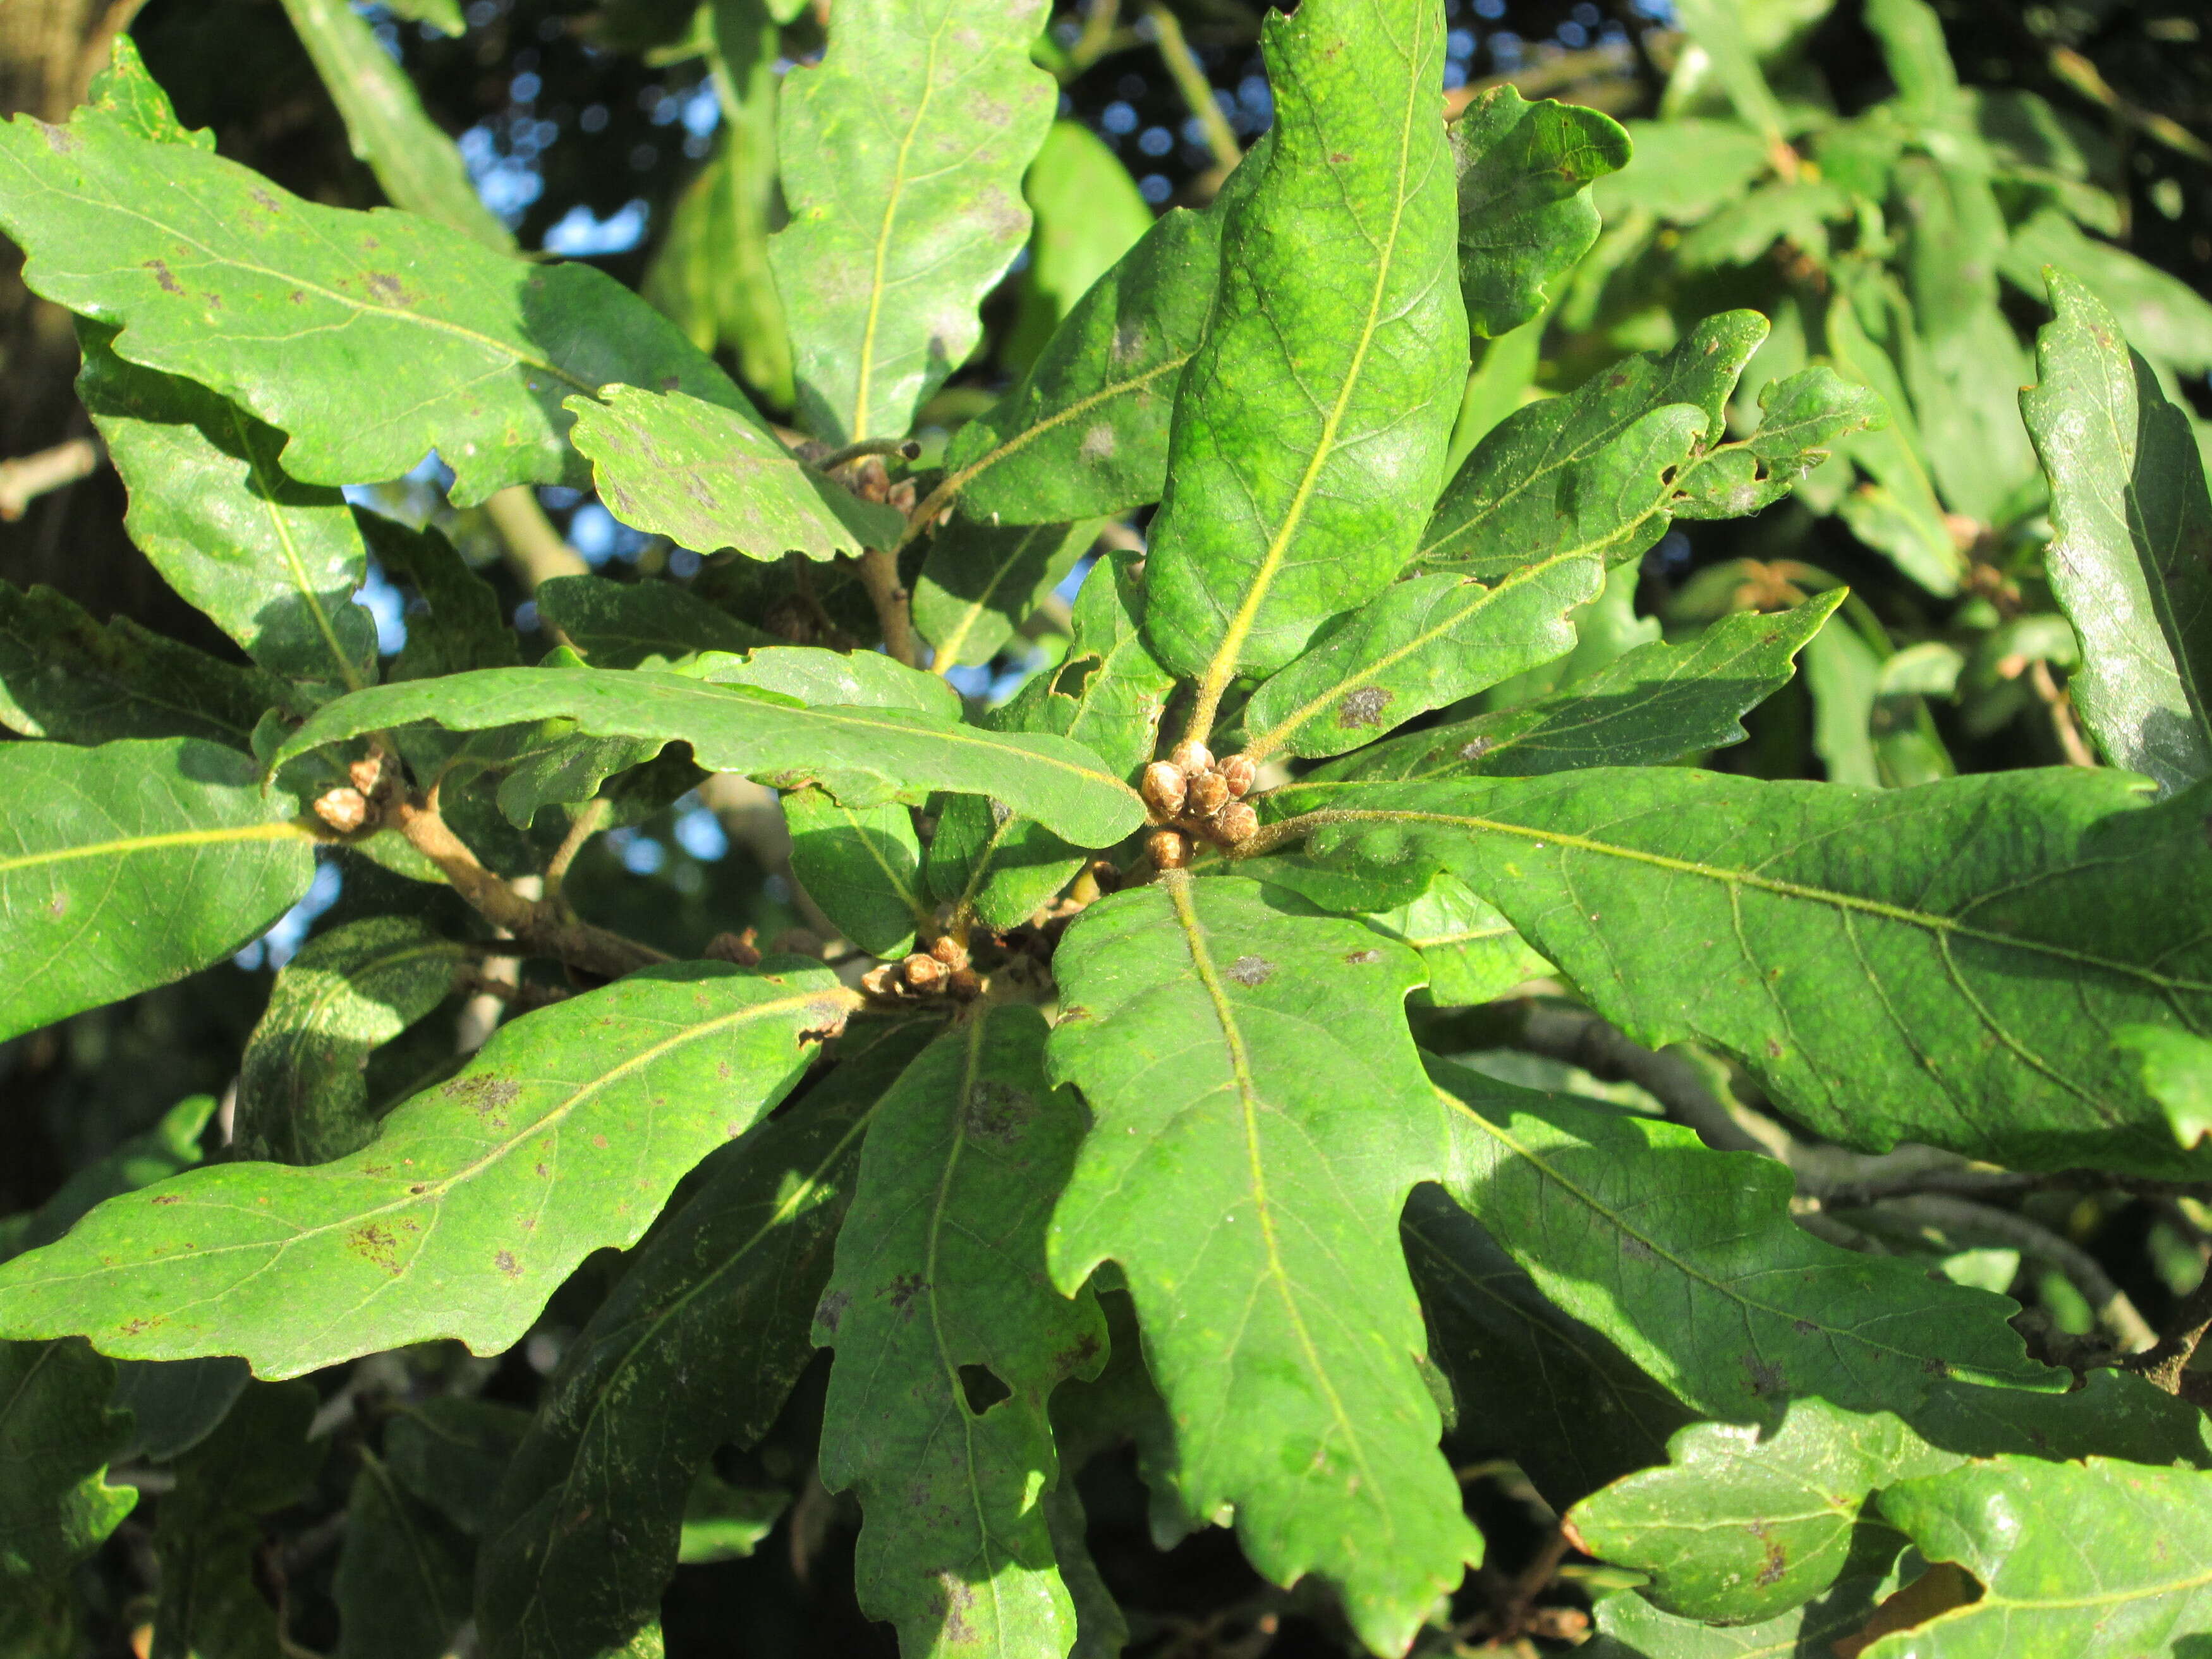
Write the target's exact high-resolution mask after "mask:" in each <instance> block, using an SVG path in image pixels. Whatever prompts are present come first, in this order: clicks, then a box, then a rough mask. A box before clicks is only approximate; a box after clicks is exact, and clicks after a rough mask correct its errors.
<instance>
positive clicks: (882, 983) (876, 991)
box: [860, 962, 902, 998]
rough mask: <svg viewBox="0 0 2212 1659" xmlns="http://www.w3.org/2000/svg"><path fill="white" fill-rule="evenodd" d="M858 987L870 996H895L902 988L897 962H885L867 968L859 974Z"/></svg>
mask: <svg viewBox="0 0 2212 1659" xmlns="http://www.w3.org/2000/svg"><path fill="white" fill-rule="evenodd" d="M860 988H861V989H862V990H863V991H865V992H866V993H867V994H869V995H870V996H872V997H886V998H888V997H895V996H896V995H897V994H899V991H900V989H901V988H902V987H901V981H900V980H899V970H898V963H895V962H886V963H883V964H881V965H880V966H878V967H874V968H871V969H868V971H867V972H866V973H865V974H863V975H860Z"/></svg>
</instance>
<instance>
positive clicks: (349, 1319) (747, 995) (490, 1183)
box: [0, 959, 858, 1376]
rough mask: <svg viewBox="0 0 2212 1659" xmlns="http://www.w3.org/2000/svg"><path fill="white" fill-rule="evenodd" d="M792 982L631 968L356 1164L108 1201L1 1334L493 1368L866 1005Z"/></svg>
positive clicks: (202, 1181) (23, 1297) (268, 1168)
mask: <svg viewBox="0 0 2212 1659" xmlns="http://www.w3.org/2000/svg"><path fill="white" fill-rule="evenodd" d="M790 960H791V965H789V966H780V967H778V968H777V969H775V971H769V970H767V969H763V971H761V972H759V973H749V972H745V971H742V970H740V969H733V968H730V967H728V966H726V964H723V963H671V964H666V965H663V966H658V967H653V968H648V969H642V970H641V971H640V972H638V973H636V974H633V975H630V976H629V978H627V979H624V980H622V981H617V983H615V984H613V985H610V986H606V987H604V988H602V989H600V990H598V991H594V992H592V993H590V994H587V995H584V996H579V997H574V998H571V999H569V1000H568V1001H565V1002H562V1003H557V1004H556V1005H554V1006H551V1007H548V1008H541V1009H539V1010H538V1011H537V1012H534V1013H531V1014H526V1015H525V1016H523V1017H522V1018H520V1019H517V1020H514V1021H513V1022H512V1023H510V1024H506V1025H502V1026H501V1028H500V1029H499V1030H498V1031H496V1032H495V1033H494V1035H493V1036H492V1039H491V1041H490V1042H489V1043H487V1044H486V1045H485V1046H484V1048H483V1049H482V1051H481V1052H479V1053H478V1054H477V1055H476V1057H475V1058H474V1059H473V1060H471V1061H470V1063H469V1064H468V1065H467V1066H465V1068H463V1069H462V1071H460V1072H459V1073H458V1074H456V1075H455V1076H454V1077H453V1078H451V1079H448V1080H447V1081H446V1082H444V1083H442V1084H440V1085H436V1086H435V1087H433V1088H431V1089H429V1090H427V1091H424V1092H423V1093H422V1094H418V1095H416V1096H415V1097H413V1098H411V1099H410V1100H407V1101H404V1102H403V1103H401V1104H400V1105H399V1106H398V1107H397V1108H395V1109H393V1110H392V1113H391V1114H390V1115H388V1116H387V1117H386V1119H385V1120H384V1122H383V1124H382V1127H381V1128H380V1131H379V1133H378V1135H377V1138H376V1139H374V1141H372V1142H371V1143H369V1145H368V1146H366V1147H364V1148H362V1150H361V1151H360V1152H354V1153H352V1154H350V1155H349V1156H348V1157H345V1158H339V1159H337V1160H335V1161H333V1162H331V1163H329V1164H317V1165H315V1166H313V1168H310V1169H297V1168H293V1167H291V1166H289V1165H285V1164H246V1163H239V1164H217V1165H214V1166H211V1167H208V1168H204V1169H198V1170H187V1171H186V1172H185V1173H184V1174H183V1175H180V1176H177V1177H175V1178H174V1179H173V1180H170V1181H166V1182H161V1184H160V1185H159V1186H157V1187H155V1188H149V1190H147V1191H146V1192H143V1193H134V1194H131V1195H129V1196H127V1197H124V1198H118V1199H112V1200H109V1201H108V1202H107V1203H106V1204H104V1205H102V1206H100V1208H99V1209H97V1210H95V1211H94V1212H92V1213H91V1214H90V1215H88V1216H87V1217H86V1218H84V1220H82V1222H80V1223H79V1224H78V1225H77V1226H76V1228H75V1229H74V1230H73V1231H71V1232H70V1235H69V1236H68V1237H66V1238H64V1239H63V1240H62V1241H60V1242H59V1243H55V1244H52V1245H49V1246H47V1247H46V1249H42V1250H34V1251H33V1252H31V1253H30V1254H29V1255H21V1256H18V1257H16V1258H15V1260H14V1261H10V1262H9V1263H7V1264H6V1265H5V1266H4V1267H0V1333H5V1334H11V1335H51V1334H57V1333H59V1332H64V1331H80V1332H82V1333H84V1334H88V1335H90V1336H92V1337H93V1338H94V1341H95V1343H96V1345H97V1346H99V1347H100V1349H101V1351H102V1352H111V1353H114V1354H118V1355H120V1356H123V1357H125V1358H176V1357H181V1356H188V1355H195V1354H207V1353H240V1354H243V1355H244V1356H245V1357H246V1359H247V1360H248V1361H250V1362H251V1363H252V1365H253V1368H254V1370H255V1371H256V1372H257V1373H258V1374H259V1375H261V1376H298V1375H300V1374H301V1373H303V1372H306V1371H310V1370H314V1369H315V1368H317V1367H318V1366H321V1365H327V1364H334V1363H336V1362H337V1360H340V1359H343V1358H349V1357H351V1356H353V1355H356V1354H361V1353H368V1352H374V1351H375V1350H377V1349H379V1348H389V1347H396V1346H399V1345H400V1344H402V1343H407V1342H420V1341H427V1340H429V1339H431V1338H433V1337H440V1336H450V1337H454V1338H457V1339H458V1340H461V1341H463V1342H466V1343H468V1344H469V1345H470V1346H471V1348H472V1349H473V1350H474V1351H475V1352H479V1353H496V1352H499V1351H500V1350H501V1349H503V1348H506V1347H507V1346H511V1345H512V1344H513V1343H514V1342H515V1341H517V1340H520V1338H521V1336H522V1334H523V1333H524V1332H525V1331H526V1330H527V1329H528V1328H530V1324H531V1322H532V1320H533V1319H535V1318H536V1317H537V1315H538V1310H539V1309H541V1308H542V1307H543V1306H544V1303H545V1298H546V1297H548V1296H550V1294H551V1293H552V1291H553V1290H554V1288H555V1287H556V1285H559V1284H560V1283H561V1281H562V1279H565V1278H566V1277H567V1276H568V1273H569V1271H570V1270H571V1269H572V1268H574V1267H575V1265H576V1264H577V1263H578V1262H579V1261H582V1260H583V1259H584V1257H585V1256H586V1255H588V1254H589V1253H590V1252H591V1251H592V1250H594V1249H600V1248H603V1247H605V1246H608V1245H612V1246H614V1247H616V1248H617V1249H619V1248H623V1247H626V1246H628V1245H629V1244H631V1243H635V1241H636V1239H637V1238H638V1237H640V1236H641V1234H642V1233H643V1232H644V1231H645V1229H646V1227H647V1225H648V1224H649V1223H650V1222H651V1220H652V1219H653V1216H654V1214H655V1213H656V1212H658V1211H659V1207H660V1206H661V1204H662V1202H663V1201H664V1200H665V1199H666V1197H667V1195H668V1193H669V1190H670V1188H672V1187H673V1186H674V1185H675V1183H676V1182H677V1180H678V1177H679V1176H682V1175H683V1174H684V1171H685V1170H688V1169H690V1167H691V1165H692V1164H695V1163H696V1162H697V1161H698V1159H699V1158H700V1156H701V1155H702V1153H703V1152H707V1151H708V1150H710V1149H711V1148H713V1147H714V1146H718V1145H720V1143H721V1142H723V1141H724V1140H726V1139H732V1138H733V1137H734V1136H736V1135H738V1134H740V1133H744V1130H745V1129H746V1128H747V1127H750V1124H751V1123H752V1122H753V1121H755V1120H756V1119H757V1118H758V1117H759V1116H760V1115H762V1114H763V1113H764V1112H765V1111H767V1110H768V1109H769V1107H771V1106H773V1105H774V1104H775V1103H776V1102H777V1101H778V1100H780V1099H781V1097H783V1095H784V1094H785V1093H786V1092H787V1091H788V1090H789V1089H790V1088H791V1086H792V1085H793V1083H795V1082H796V1081H797V1080H798V1079H799V1074H800V1073H802V1072H804V1071H805V1067H806V1065H807V1063H808V1060H810V1058H811V1054H812V1051H813V1050H812V1039H813V1038H814V1037H816V1036H819V1035H820V1034H822V1033H823V1032H824V1031H826V1030H830V1029H832V1028H834V1027H835V1026H836V1024H837V1023H838V1022H839V1021H840V1020H841V1019H842V1017H843V1015H844V1013H845V1012H846V1010H847V1009H848V1008H849V1007H851V1006H853V1005H854V1003H855V1002H856V1001H857V1000H858V999H857V998H856V997H855V996H854V994H852V993H850V992H848V991H847V990H845V989H844V988H843V987H842V986H841V985H839V984H838V983H837V981H836V975H833V974H831V973H830V972H829V970H828V969H824V968H821V967H819V966H816V965H802V964H799V963H797V962H796V960H795V959H790ZM272 1268H275V1269H280V1270H279V1271H271V1269H272ZM305 1282H313V1283H314V1284H316V1285H319V1286H320V1287H321V1294H320V1295H319V1297H318V1299H317V1303H316V1305H315V1307H314V1309H313V1310H308V1309H304V1308H303V1307H302V1305H301V1300H300V1297H299V1293H298V1286H299V1285H301V1283H305Z"/></svg>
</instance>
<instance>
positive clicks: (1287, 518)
mask: <svg viewBox="0 0 2212 1659" xmlns="http://www.w3.org/2000/svg"><path fill="white" fill-rule="evenodd" d="M1418 61H1419V46H1417V45H1409V46H1408V49H1407V62H1408V64H1415V63H1418ZM1418 86H1419V82H1417V81H1416V80H1415V79H1414V77H1413V76H1411V75H1408V76H1407V83H1406V99H1405V116H1404V118H1403V120H1402V121H1401V123H1400V125H1399V129H1398V179H1397V188H1396V191H1395V193H1394V197H1393V200H1392V202H1391V204H1390V228H1389V234H1387V235H1386V236H1385V237H1384V238H1383V248H1382V254H1381V257H1380V258H1378V259H1377V260H1376V266H1375V283H1374V286H1373V288H1372V289H1371V290H1370V293H1369V295H1368V298H1367V314H1366V315H1365V316H1364V317H1363V318H1362V319H1360V325H1359V337H1358V340H1357V341H1356V342H1355V343H1354V344H1353V347H1352V361H1351V362H1350V363H1349V364H1348V365H1347V366H1346V369H1345V372H1344V378H1343V379H1342V380H1341V381H1340V382H1339V384H1338V386H1337V389H1336V401H1335V402H1334V404H1331V405H1330V407H1329V410H1328V414H1327V415H1325V416H1322V428H1321V435H1320V437H1319V439H1318V440H1317V441H1316V443H1315V445H1314V449H1313V453H1312V454H1311V455H1310V456H1308V457H1307V459H1306V465H1305V471H1304V474H1303V475H1302V476H1301V477H1299V479H1298V487H1297V490H1296V491H1295V492H1293V493H1292V495H1291V504H1290V506H1289V507H1288V508H1287V509H1286V510H1285V513H1284V515H1283V522H1282V525H1281V526H1280V527H1279V529H1278V530H1277V531H1276V532H1275V535H1274V537H1273V540H1272V541H1271V542H1270V543H1269V544H1268V547H1267V552H1266V553H1265V554H1264V555H1262V556H1261V561H1260V567H1259V568H1258V569H1257V570H1256V571H1255V572H1254V573H1253V578H1252V582H1251V585H1250V586H1249V587H1248V588H1247V589H1246V590H1245V594H1244V599H1243V603H1242V604H1241V605H1238V606H1237V611H1236V612H1235V614H1234V615H1232V616H1231V617H1230V619H1229V626H1228V628H1227V629H1226V630H1225V632H1224V633H1223V635H1222V636H1221V643H1220V644H1219V645H1218V647H1215V649H1214V653H1213V659H1212V661H1211V662H1209V663H1208V664H1207V665H1206V671H1205V673H1204V674H1203V675H1202V676H1200V680H1199V690H1198V708H1199V711H1200V714H1203V716H1204V717H1205V718H1204V721H1203V723H1202V724H1201V722H1200V720H1198V719H1196V718H1194V719H1193V720H1192V723H1191V735H1192V736H1193V737H1194V738H1197V737H1202V736H1203V735H1204V734H1205V733H1204V729H1203V728H1204V726H1211V725H1212V714H1213V710H1214V709H1215V708H1218V705H1219V703H1220V701H1221V694H1222V692H1223V691H1224V690H1226V689H1227V687H1228V684H1229V682H1230V681H1231V679H1232V678H1235V677H1236V673H1237V659H1238V657H1239V656H1240V655H1241V654H1242V653H1243V649H1244V641H1245V640H1246V639H1247V638H1248V637H1249V635H1250V634H1251V632H1252V629H1253V625H1254V624H1255V623H1256V622H1257V621H1258V620H1259V616H1260V607H1261V605H1263V604H1264V603H1265V602H1266V600H1267V593H1268V592H1269V590H1270V589H1271V588H1273V586H1274V582H1275V575H1276V573H1277V572H1278V571H1279V570H1280V569H1281V568H1282V562H1283V560H1284V558H1285V556H1286V555H1287V554H1288V553H1289V551H1290V545H1291V540H1292V538H1294V537H1295V536H1296V535H1297V532H1298V528H1299V526H1301V525H1302V524H1303V523H1304V520H1305V513H1306V506H1307V503H1308V502H1309V501H1311V500H1312V498H1313V494H1314V491H1315V490H1316V489H1317V488H1318V487H1319V485H1320V482H1321V471H1322V467H1323V466H1324V465H1326V464H1327V463H1328V459H1329V458H1330V457H1331V456H1332V455H1334V453H1335V451H1336V435H1337V431H1338V428H1340V427H1341V426H1342V424H1343V422H1344V414H1345V410H1346V407H1347V406H1349V404H1351V401H1352V391H1353V389H1354V388H1355V387H1356V386H1358V384H1359V378H1360V375H1361V374H1362V373H1363V372H1364V370H1365V368H1366V365H1367V354H1368V352H1369V351H1370V349H1372V347H1373V345H1374V343H1375V336H1376V331H1377V330H1378V328H1379V327H1380V323H1379V322H1378V320H1377V319H1378V314H1379V313H1380V312H1381V311H1382V308H1383V293H1384V290H1385V289H1388V288H1389V283H1390V278H1391V276H1393V275H1394V274H1395V270H1396V269H1397V254H1398V236H1399V233H1400V232H1401V230H1402V229H1403V228H1404V225H1405V218H1406V204H1407V199H1408V197H1407V187H1406V179H1407V173H1409V172H1410V171H1411V170H1412V167H1413V120H1414V109H1415V106H1416V105H1417V104H1418V103H1419V97H1418V91H1417V89H1418ZM1225 252H1226V250H1225Z"/></svg>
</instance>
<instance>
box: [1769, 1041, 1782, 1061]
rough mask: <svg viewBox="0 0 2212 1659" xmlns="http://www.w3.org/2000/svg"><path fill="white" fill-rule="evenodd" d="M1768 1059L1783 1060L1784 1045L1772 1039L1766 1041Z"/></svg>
mask: <svg viewBox="0 0 2212 1659" xmlns="http://www.w3.org/2000/svg"><path fill="white" fill-rule="evenodd" d="M1766 1057H1767V1058H1768V1059H1769V1060H1779V1059H1781V1058H1782V1045H1781V1044H1780V1043H1779V1042H1776V1041H1775V1040H1774V1039H1773V1038H1772V1037H1769V1038H1767V1039H1766Z"/></svg>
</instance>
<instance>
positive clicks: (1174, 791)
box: [1137, 738, 1260, 870]
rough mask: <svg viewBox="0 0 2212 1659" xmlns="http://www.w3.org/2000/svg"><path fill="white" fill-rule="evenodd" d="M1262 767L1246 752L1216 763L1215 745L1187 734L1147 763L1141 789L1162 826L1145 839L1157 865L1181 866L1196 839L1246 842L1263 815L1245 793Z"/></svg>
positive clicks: (1234, 843)
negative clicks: (1166, 754)
mask: <svg viewBox="0 0 2212 1659" xmlns="http://www.w3.org/2000/svg"><path fill="white" fill-rule="evenodd" d="M1259 775H1260V769H1259V767H1258V766H1256V765H1255V764H1254V763H1253V762H1252V761H1250V760H1249V759H1248V758H1246V757H1244V756H1243V755H1231V756H1230V757H1229V758H1228V759H1226V760H1225V761H1221V762H1219V763H1216V762H1215V760H1214V758H1213V754H1212V750H1209V749H1207V748H1206V745H1205V744H1202V743H1200V742H1199V741H1198V739H1197V738H1185V739H1184V740H1183V741H1182V742H1181V743H1179V744H1176V746H1175V751H1174V752H1173V753H1172V754H1170V756H1169V757H1167V758H1166V759H1165V760H1164V761H1154V762H1153V763H1152V764H1151V765H1150V766H1147V767H1146V769H1145V775H1144V777H1143V779H1142V780H1141V781H1139V784H1138V786H1137V792H1138V793H1139V794H1141V795H1142V796H1143V797H1144V798H1145V805H1146V806H1147V807H1149V808H1150V809H1151V810H1152V822H1153V823H1156V824H1158V825H1159V826H1160V827H1159V828H1158V829H1155V830H1153V831H1152V834H1151V835H1150V836H1147V837H1146V840H1145V851H1146V854H1147V855H1148V856H1149V857H1150V858H1151V859H1152V867H1153V868H1154V869H1155V870H1180V869H1182V866H1185V865H1186V864H1188V863H1189V862H1190V855H1191V852H1192V847H1193V842H1194V841H1210V842H1217V843H1218V844H1219V845H1220V846H1223V847H1240V846H1242V845H1243V843H1244V842H1248V841H1249V840H1251V839H1252V837H1253V836H1254V835H1255V833H1256V832H1257V831H1258V829H1259V828H1260V815H1259V814H1258V813H1257V812H1255V811H1253V810H1252V805H1251V803H1250V802H1249V801H1247V800H1246V799H1244V797H1245V796H1246V795H1247V794H1248V793H1250V791H1251V788H1252V785H1253V783H1254V781H1255V780H1256V779H1257V778H1258V777H1259Z"/></svg>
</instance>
